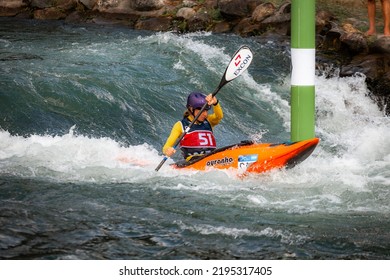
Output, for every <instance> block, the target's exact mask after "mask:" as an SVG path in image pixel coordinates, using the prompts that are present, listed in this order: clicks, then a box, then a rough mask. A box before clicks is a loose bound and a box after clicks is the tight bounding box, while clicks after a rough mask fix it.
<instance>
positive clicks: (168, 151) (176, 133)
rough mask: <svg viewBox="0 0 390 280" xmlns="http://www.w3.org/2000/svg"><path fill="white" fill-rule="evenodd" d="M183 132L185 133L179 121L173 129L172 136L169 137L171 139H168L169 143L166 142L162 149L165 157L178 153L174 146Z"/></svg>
mask: <svg viewBox="0 0 390 280" xmlns="http://www.w3.org/2000/svg"><path fill="white" fill-rule="evenodd" d="M182 132H183V129H182V125H181V122H180V121H178V122H177V123H175V125H174V126H173V127H172V130H171V134H170V135H169V137H168V139H167V141H166V142H165V145H164V147H163V149H162V152H163V154H164V155H166V156H168V157H171V156H172V155H173V154H174V153H175V152H176V150H175V149H174V148H173V145H174V144H175V142H176V140H177V138H179V137H180V135H181V134H182Z"/></svg>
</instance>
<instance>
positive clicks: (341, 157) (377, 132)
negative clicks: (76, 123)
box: [0, 76, 390, 212]
mask: <svg viewBox="0 0 390 280" xmlns="http://www.w3.org/2000/svg"><path fill="white" fill-rule="evenodd" d="M245 81H246V82H247V83H249V86H251V85H252V84H253V80H251V79H250V78H247V79H246V80H245ZM248 81H249V82H248ZM287 90H288V88H286V91H287ZM367 93H368V92H367V88H366V86H365V84H364V77H361V76H356V77H351V78H331V79H325V78H324V77H322V76H319V77H317V84H316V107H317V128H316V131H317V136H318V137H320V139H321V142H320V144H319V146H318V147H317V148H316V150H315V151H314V153H313V154H312V155H311V156H310V157H309V158H308V159H307V160H306V161H304V162H303V163H302V164H301V165H299V166H297V167H295V168H294V169H292V170H281V171H273V172H270V173H268V174H263V175H253V176H250V177H249V178H246V179H244V180H241V179H238V178H236V177H235V174H234V171H213V172H210V174H207V175H206V176H204V174H197V172H179V171H175V170H172V169H171V168H170V167H169V163H171V162H172V160H169V161H168V163H166V164H165V166H164V167H163V168H162V170H161V171H160V172H159V173H155V172H154V168H155V166H156V165H157V164H158V163H159V161H160V160H161V153H160V152H159V151H157V150H156V149H155V148H153V147H152V146H150V145H148V144H147V143H145V144H143V145H138V146H130V147H126V146H124V145H122V144H121V143H118V142H116V141H114V140H112V139H110V138H90V137H87V136H82V135H75V134H74V133H73V130H74V127H73V128H70V130H69V133H68V134H66V135H63V136H50V135H32V136H29V137H21V136H12V135H10V134H9V133H8V132H7V131H0V160H1V161H0V165H1V166H0V167H1V173H2V174H10V175H12V176H20V177H37V178H46V179H50V180H54V181H59V182H68V181H71V182H75V181H76V182H77V181H86V182H96V183H111V182H121V181H122V182H146V181H147V180H150V179H151V178H155V177H159V176H163V177H165V176H167V177H172V176H184V177H187V176H188V177H189V178H187V179H189V180H188V181H189V182H191V181H192V180H191V178H192V177H195V178H196V180H201V181H202V180H203V181H204V184H200V185H199V184H198V188H201V189H202V188H204V189H203V191H206V192H207V191H210V189H213V187H215V188H217V189H229V188H231V187H232V185H234V186H239V187H240V188H245V189H248V186H252V187H253V186H254V185H255V186H257V187H261V188H266V189H267V190H269V191H271V192H272V188H273V187H277V188H279V189H280V187H281V186H282V187H283V188H286V189H296V188H297V187H301V188H302V191H303V192H305V190H310V188H305V187H303V186H305V185H308V186H311V187H313V186H315V188H317V189H321V190H320V191H318V192H317V194H319V196H318V197H316V196H315V195H314V196H313V197H312V199H313V203H314V204H316V205H317V206H316V207H319V203H315V201H316V199H318V200H324V201H325V202H326V201H329V203H331V204H334V205H337V204H338V203H340V201H341V200H340V198H339V196H340V195H342V194H343V193H344V192H345V191H351V192H354V193H355V192H369V191H372V187H373V186H375V185H378V184H379V185H381V186H390V129H389V127H390V119H389V118H388V117H385V116H384V115H383V113H382V112H380V111H379V110H378V108H377V106H376V105H375V104H374V103H373V102H371V100H370V98H369V97H367V96H366V95H367ZM273 94H274V95H275V100H278V102H279V100H281V99H280V97H278V95H277V93H273ZM265 98H269V95H267V96H266V97H265ZM280 114H281V117H282V118H283V119H284V120H285V122H287V121H288V120H287V119H286V116H287V113H286V112H281V113H280ZM259 133H260V134H261V133H262V132H261V131H259ZM211 178H212V181H213V184H211V186H210V179H211ZM232 179H233V181H231V180H232ZM214 184H215V185H216V186H213V185H214ZM202 186H203V187H202ZM226 186H228V187H226ZM190 188H192V187H190ZM233 189H236V188H233ZM322 195H324V196H322ZM295 199H296V198H292V199H290V200H286V201H283V203H282V204H284V205H282V204H280V202H279V200H278V199H277V200H276V204H274V205H270V207H276V208H278V207H281V208H286V207H288V208H289V209H291V211H301V210H300V209H297V208H294V205H295V204H296V202H297V201H295ZM247 200H248V203H249V204H253V205H256V204H267V203H269V204H272V201H269V198H264V197H262V196H260V195H250V194H249V195H248V196H247ZM305 200H307V198H305ZM306 202H307V203H310V202H308V201H306ZM298 204H299V203H298ZM305 204H306V203H305ZM355 206H356V205H355ZM381 206H385V205H384V204H381ZM363 208H365V209H364V210H367V209H366V208H370V210H374V211H375V210H377V211H379V209H375V206H374V205H371V206H370V205H365V206H363ZM385 208H386V209H381V210H380V211H385V212H389V206H387V207H386V206H385ZM294 209H295V210H294ZM308 209H311V208H308ZM313 209H314V208H313ZM354 210H357V209H356V208H355V209H354ZM302 211H306V210H302Z"/></svg>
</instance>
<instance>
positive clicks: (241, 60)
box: [225, 46, 253, 82]
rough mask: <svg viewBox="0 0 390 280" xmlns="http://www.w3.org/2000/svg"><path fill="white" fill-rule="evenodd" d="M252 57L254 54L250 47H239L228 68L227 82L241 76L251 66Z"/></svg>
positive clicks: (226, 73)
mask: <svg viewBox="0 0 390 280" xmlns="http://www.w3.org/2000/svg"><path fill="white" fill-rule="evenodd" d="M252 59H253V54H252V51H251V50H250V48H249V47H247V46H243V47H242V48H241V49H239V50H238V51H237V52H236V54H235V55H234V57H233V58H232V60H231V61H230V64H229V66H228V68H227V69H226V72H225V80H226V82H230V81H231V80H233V79H235V78H237V77H238V76H240V75H241V74H242V73H243V72H244V71H245V70H246V69H247V68H248V67H249V65H250V64H251V62H252Z"/></svg>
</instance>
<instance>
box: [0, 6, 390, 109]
mask: <svg viewBox="0 0 390 280" xmlns="http://www.w3.org/2000/svg"><path fill="white" fill-rule="evenodd" d="M290 12H291V3H290V1H285V2H283V3H281V4H280V5H278V6H276V5H275V4H273V3H272V2H267V1H262V0H56V1H53V0H0V16H7V17H18V18H31V19H41V20H65V21H66V22H70V23H95V24H117V25H123V26H127V27H129V28H133V29H143V30H152V31H174V32H182V33H184V32H196V31H211V32H215V33H222V32H223V33H235V34H238V35H240V36H243V37H248V36H253V37H257V36H260V37H262V36H278V37H279V38H282V40H284V41H285V42H286V43H289V35H290V19H291V14H290ZM356 26H359V19H356V18H350V19H347V20H345V21H343V22H340V21H339V20H338V19H337V18H336V17H335V16H334V15H332V13H330V12H329V11H326V10H318V9H317V14H316V33H317V40H316V45H317V46H316V48H317V65H318V68H319V69H321V68H322V67H324V65H329V64H331V65H333V66H335V67H338V68H339V69H340V71H339V75H340V76H350V75H355V74H356V73H363V74H364V75H366V82H367V85H368V87H369V88H370V90H371V92H372V95H371V98H372V99H374V100H375V101H376V102H377V103H378V106H379V107H380V108H381V109H382V110H383V111H384V112H385V113H386V114H387V115H390V71H389V70H390V37H383V36H382V37H380V36H379V37H376V36H371V37H366V36H365V35H364V33H363V32H362V31H360V30H358V29H357V27H356Z"/></svg>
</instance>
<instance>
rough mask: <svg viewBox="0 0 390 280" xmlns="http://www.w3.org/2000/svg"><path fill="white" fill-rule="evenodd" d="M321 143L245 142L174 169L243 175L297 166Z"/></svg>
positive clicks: (314, 140) (221, 149) (178, 164)
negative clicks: (229, 170) (228, 170)
mask: <svg viewBox="0 0 390 280" xmlns="http://www.w3.org/2000/svg"><path fill="white" fill-rule="evenodd" d="M318 142H319V139H318V138H312V139H308V140H303V141H298V142H286V143H281V144H272V143H254V142H249V141H245V142H241V143H239V144H235V145H231V146H227V147H223V148H220V149H216V150H214V151H213V152H211V153H209V154H207V155H205V156H202V157H199V158H196V159H193V160H192V161H181V162H176V163H174V164H172V166H173V167H174V168H178V169H195V170H207V169H209V168H217V169H228V168H235V169H238V170H239V171H242V172H251V173H262V172H265V171H268V170H271V169H274V168H283V167H286V168H291V167H293V166H295V165H296V164H297V163H300V162H302V161H303V160H305V159H306V158H307V157H308V156H309V155H310V154H311V153H312V152H313V150H314V149H315V147H316V146H317V144H318Z"/></svg>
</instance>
